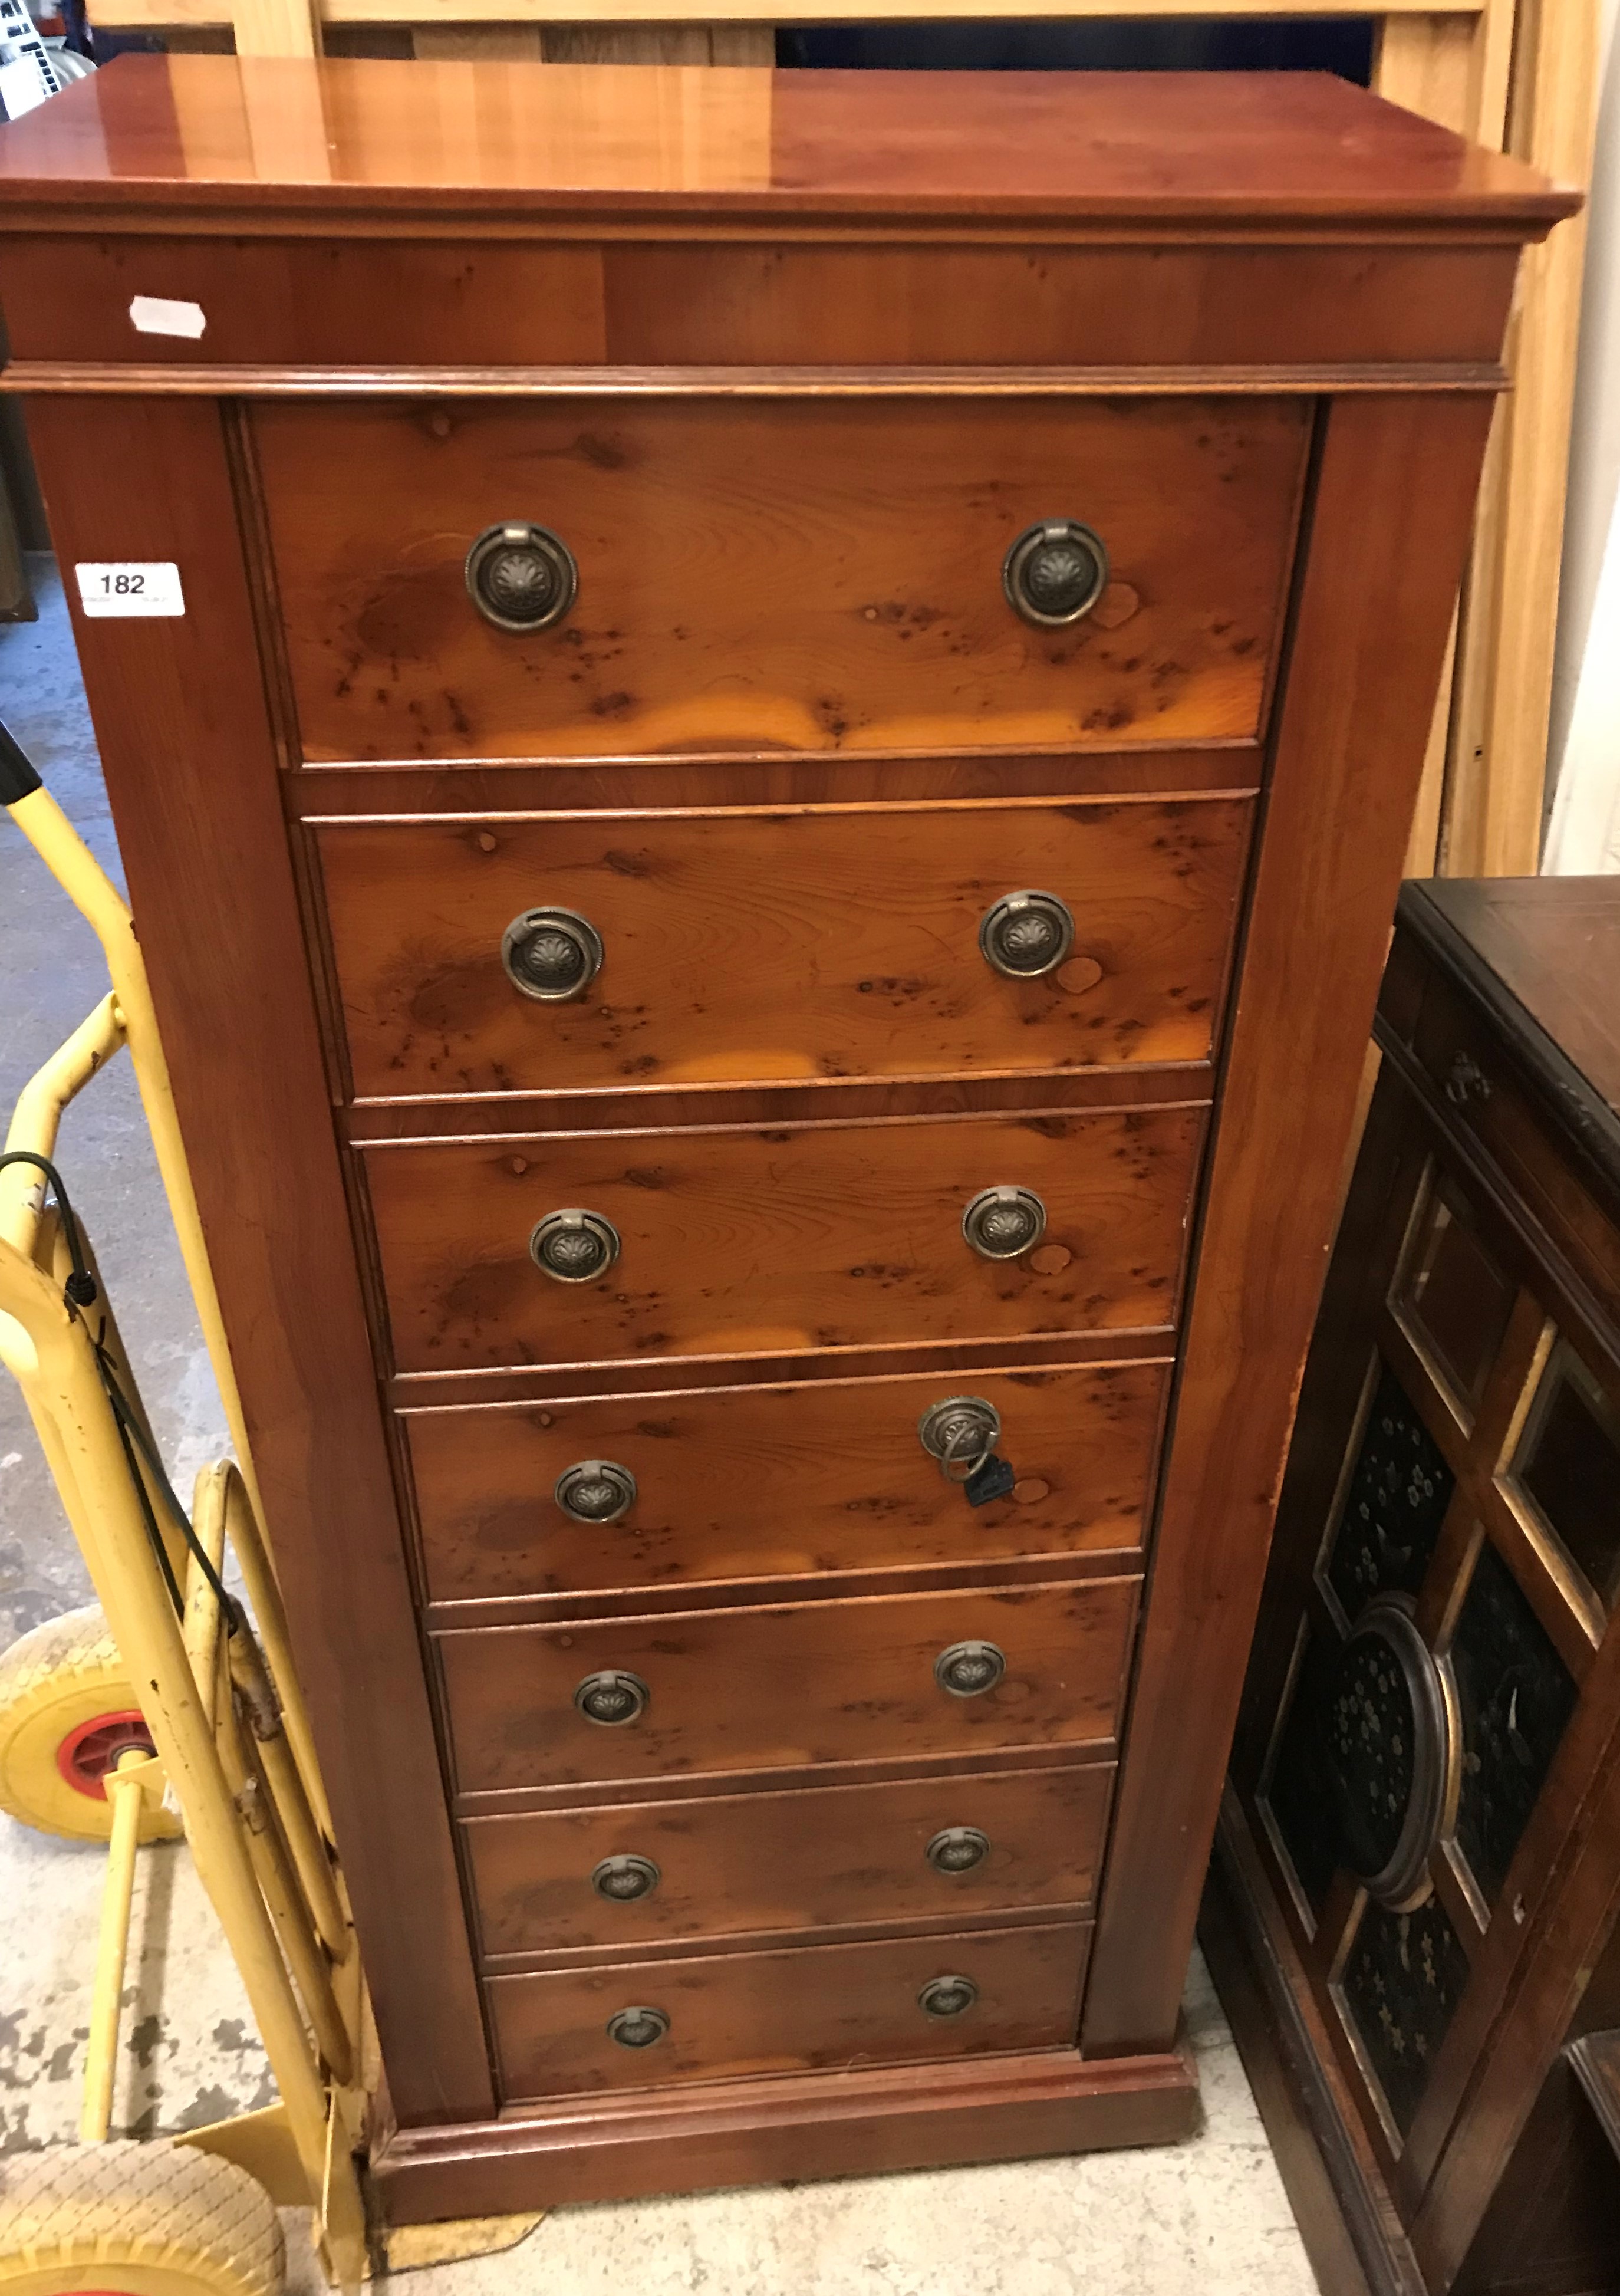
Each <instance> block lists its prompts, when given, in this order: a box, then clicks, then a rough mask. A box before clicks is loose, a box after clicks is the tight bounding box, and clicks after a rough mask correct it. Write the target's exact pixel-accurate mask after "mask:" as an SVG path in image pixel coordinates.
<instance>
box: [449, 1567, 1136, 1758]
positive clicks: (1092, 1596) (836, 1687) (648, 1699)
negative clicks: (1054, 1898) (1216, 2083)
mask: <svg viewBox="0 0 1620 2296" xmlns="http://www.w3.org/2000/svg"><path fill="white" fill-rule="evenodd" d="M1137 1584H1138V1582H1137V1581H1136V1580H1135V1579H1086V1580H1083V1581H1080V1582H1078V1583H1073V1584H1068V1585H1064V1586H1058V1587H1019V1588H1017V1589H1015V1590H1013V1591H1010V1592H1003V1593H998V1594H985V1593H982V1592H979V1591H978V1590H975V1591H972V1592H970V1593H966V1594H953V1595H880V1596H868V1597H866V1598H865V1599H863V1600H862V1601H859V1602H852V1603H794V1604H792V1605H790V1606H785V1607H781V1608H778V1609H773V1610H728V1611H680V1612H675V1613H672V1614H668V1615H666V1616H662V1617H659V1618H644V1619H610V1620H601V1621H600V1622H593V1623H591V1624H589V1625H585V1626H578V1625H569V1626H567V1627H490V1628H479V1629H474V1630H469V1631H464V1632H454V1633H450V1634H446V1635H442V1636H439V1637H438V1648H439V1652H440V1657H441V1661H442V1664H443V1668H444V1677H445V1685H446V1698H447V1702H448V1707H449V1717H450V1734H451V1737H452V1740H453V1742H454V1767H455V1775H456V1780H457V1783H458V1784H459V1785H460V1786H461V1788H462V1791H463V1792H468V1793H478V1792H493V1791H496V1790H500V1789H503V1788H507V1787H523V1786H546V1785H583V1784H592V1783H593V1782H596V1781H599V1780H601V1781H605V1780H608V1779H613V1778H640V1777H655V1776H656V1777H666V1778H667V1777H678V1776H681V1775H685V1774H687V1773H691V1774H694V1775H696V1774H699V1773H707V1772H716V1771H728V1770H760V1769H777V1768H798V1767H806V1766H807V1765H809V1764H812V1763H817V1762H847V1761H886V1760H888V1759H896V1758H904V1757H917V1756H930V1755H932V1756H942V1755H961V1754H973V1753H989V1752H992V1751H999V1750H1000V1749H1002V1748H1003V1747H1007V1746H1035V1745H1075V1746H1080V1745H1086V1744H1096V1743H1101V1742H1103V1741H1107V1740H1110V1739H1111V1738H1112V1737H1113V1735H1114V1733H1115V1727H1116V1722H1117V1711H1118V1705H1119V1697H1120V1690H1121V1685H1122V1681H1123V1677H1124V1673H1125V1644H1126V1640H1127V1636H1128V1635H1129V1632H1130V1626H1131V1620H1132V1616H1133V1611H1134V1607H1135V1601H1136V1588H1137ZM962 1643H972V1644H991V1645H993V1646H994V1649H995V1650H996V1651H998V1652H1001V1654H1002V1661H1003V1671H1002V1674H1001V1676H1000V1678H999V1679H997V1680H994V1682H993V1683H992V1685H991V1686H989V1687H987V1688H986V1689H984V1690H982V1691H980V1692H978V1694H977V1695H974V1696H970V1697H961V1696H958V1695H956V1694H955V1693H953V1692H952V1691H949V1690H947V1689H945V1688H943V1687H942V1686H941V1685H940V1683H939V1681H938V1680H937V1677H936V1675H935V1671H934V1669H935V1665H936V1662H937V1661H938V1660H939V1658H940V1655H941V1653H942V1652H945V1651H948V1650H953V1649H954V1648H955V1646H956V1645H957V1644H962ZM601 1674H612V1675H625V1674H628V1675H632V1676H634V1677H635V1678H636V1680H637V1682H638V1683H640V1684H641V1685H642V1690H643V1693H644V1703H643V1704H642V1708H641V1710H640V1711H639V1712H638V1713H636V1714H635V1715H634V1718H632V1719H629V1720H626V1721H624V1722H619V1723H615V1724H612V1725H607V1724H602V1723H597V1722H592V1721H590V1720H588V1719H587V1718H586V1717H585V1713H584V1712H582V1711H581V1710H580V1708H579V1707H578V1706H577V1704H576V1699H577V1696H579V1695H581V1694H582V1685H585V1684H586V1683H587V1682H588V1681H590V1680H591V1679H592V1678H593V1677H596V1676H598V1675H601Z"/></svg>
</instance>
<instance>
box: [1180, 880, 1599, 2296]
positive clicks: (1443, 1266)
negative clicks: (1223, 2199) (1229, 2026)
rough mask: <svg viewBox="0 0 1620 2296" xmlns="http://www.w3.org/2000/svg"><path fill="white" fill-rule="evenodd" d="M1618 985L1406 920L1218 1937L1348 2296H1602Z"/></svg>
mask: <svg viewBox="0 0 1620 2296" xmlns="http://www.w3.org/2000/svg"><path fill="white" fill-rule="evenodd" d="M1617 961H1620V883H1616V881H1614V880H1613V879H1609V878H1600V879H1590V880H1582V879H1575V878H1567V877H1558V878H1541V879H1536V878H1532V879H1526V880H1518V881H1511V880H1510V881H1498V882H1495V883H1488V884H1473V883H1468V882H1461V881H1455V882H1448V883H1444V884H1435V885H1430V886H1416V885H1414V886H1409V887H1408V888H1407V889H1406V890H1405V892H1404V893H1403V896H1402V899H1401V906H1400V911H1399V926H1398V931H1397V932H1396V936H1395V949H1394V954H1393V955H1392V957H1391V959H1390V964H1389V969H1388V972H1387V977H1386V980H1385V986H1384V992H1383V997H1382V1001H1381V1004H1380V1006H1379V1020H1378V1038H1379V1044H1380V1046H1382V1049H1383V1054H1384V1059H1383V1067H1382V1070H1381V1074H1380V1078H1379V1086H1378V1090H1377V1094H1376V1095H1375V1097H1374V1100H1373V1103H1372V1108H1371V1111H1370V1117H1369V1120H1368V1125H1367V1130H1366V1134H1365V1136H1364V1138H1363V1141H1362V1149H1361V1155H1360V1160H1359V1162H1358V1164H1357V1168H1356V1175H1355V1179H1354V1184H1353V1185H1352V1188H1351V1192H1350V1197H1349V1201H1348V1203H1347V1205H1346V1212H1345V1218H1344V1224H1343V1227H1342V1229H1341V1233H1340V1237H1339V1242H1338V1250H1337V1252H1336V1254H1335V1259H1334V1263H1333V1267H1332V1272H1331V1274H1330V1277H1329V1282H1328V1287H1327V1292H1326V1294H1325V1296H1324V1299H1323V1302H1322V1309H1321V1320H1320V1322H1319V1324H1318V1329H1317V1335H1316V1339H1315V1341H1314V1342H1313V1348H1312V1353H1311V1360H1310V1365H1309V1368H1308V1370H1307V1373H1306V1376H1305V1388H1304V1391H1303V1396H1302V1399H1301V1404H1300V1412H1299V1420H1298V1424H1297V1430H1296V1433H1295V1437H1294V1442H1293V1447H1292V1452H1291V1455H1290V1458H1289V1471H1288V1476H1287V1479H1286V1480H1285V1482H1284V1485H1283V1493H1282V1500H1281V1505H1280V1511H1279V1515H1278V1525H1277V1536H1276V1542H1275V1546H1274V1548H1273V1553H1272V1563H1271V1568H1270V1571H1269V1574H1268V1578H1267V1581H1266V1590H1265V1596H1264V1603H1263V1604H1262V1608H1261V1613H1260V1622H1259V1627H1258V1629H1257V1632H1256V1644H1255V1655H1254V1658H1253V1661H1251V1665H1250V1669H1249V1677H1248V1685H1247V1687H1246V1690H1245V1693H1244V1709H1243V1717H1242V1720H1241V1722H1240V1726H1239V1733H1238V1738H1237V1743H1236V1746H1235V1748H1234V1753H1233V1760H1232V1772H1231V1779H1232V1783H1231V1792H1230V1793H1229V1796H1228V1800H1227V1805H1226V1809H1225V1812H1224V1815H1223V1821H1222V1826H1221V1831H1220V1835H1219V1839H1218V1847H1217V1855H1216V1861H1215V1874H1214V1877H1213V1879H1212V1883H1211V1901H1210V1905H1209V1907H1208V1910H1207V1919H1206V1923H1205V1942H1206V1947H1207V1950H1208V1952H1209V1954H1210V1957H1211V1961H1212V1964H1213V1965H1214V1967H1215V1972H1216V1975H1217V1979H1218V1980H1219V1982H1220V1984H1221V1988H1222V1991H1223V1997H1225V1998H1226V1999H1227V2001H1228V2004H1229V2006H1230V2007H1231V2012H1232V2014H1233V2020H1234V2023H1235V2025H1236V2027H1237V2030H1238V2033H1239V2038H1240V2044H1241V2045H1242V2046H1243V2047H1244V2050H1245V2054H1246V2055H1247V2056H1248V2059H1249V2061H1250V2063H1251V2066H1252V2068H1253V2070H1254V2073H1255V2078H1256V2089H1257V2091H1258V2093H1259V2095H1260V2097H1261V2101H1262V2105H1263V2108H1264V2110H1265V2111H1266V2112H1267V2117H1268V2120H1270V2122H1271V2123H1272V2129H1273V2133H1274V2136H1275V2138H1276V2141H1277V2147H1278V2153H1279V2157H1280V2160H1281V2161H1282V2164H1283V2169H1284V2173H1285V2176H1287V2177H1288V2178H1289V2184H1290V2189H1291V2191H1292V2193H1293V2196H1294V2199H1295V2204H1296V2210H1297V2214H1298V2216H1299V2219H1300V2223H1301V2226H1302V2227H1303V2229H1304V2230H1305V2235H1306V2238H1307V2241H1308V2242H1309V2243H1310V2244H1311V2246H1312V2249H1313V2260H1314V2262H1315V2263H1316V2266H1317V2270H1318V2274H1319V2276H1320V2277H1321V2281H1322V2284H1323V2287H1324V2289H1326V2290H1328V2291H1330V2296H1361V2292H1362V2291H1364V2290H1367V2289H1371V2290H1374V2291H1378V2292H1380V2296H1382V2292H1393V2291H1396V2290H1399V2291H1403V2292H1408V2296H1411V2292H1417V2291H1423V2292H1435V2296H1438V2292H1440V2291H1442V2290H1447V2289H1451V2290H1454V2291H1456V2292H1457V2296H1505V2292H1508V2291H1512V2292H1515V2296H1565V2292H1567V2291H1572V2290H1599V2289H1612V2288H1615V2287H1616V2286H1620V2209H1617V2207H1616V2203H1617V2202H1620V2169H1616V2163H1615V2161H1614V2158H1613V2155H1612V2153H1611V2152H1610V2150H1609V2142H1608V2137H1607V2136H1605V2133H1604V2130H1605V2127H1607V2126H1612V2125H1613V2120H1612V2111H1611V2108H1610V2105H1609V2102H1608V2101H1609V2099H1610V2098H1611V2097H1612V2095H1613V2087H1612V2075H1610V2074H1606V2071H1605V2068H1606V2066H1608V2065H1611V2064H1612V2062H1613V2055H1612V2052H1613V2036H1612V2034H1610V2033H1608V2032H1606V2030H1605V2029H1606V2028H1609V2027H1612V2026H1613V2025H1614V2024H1615V2022H1616V2016H1617V2014H1620V1923H1617V1922H1616V1908H1617V1906H1620V1785H1617V1783H1616V1780H1617V1772H1616V1730H1617V1729H1620V1647H1617V1642H1616V1634H1615V1631H1614V1629H1613V1627H1612V1624H1611V1611H1612V1608H1613V1605H1614V1602H1615V1597H1616V1587H1617V1586H1620V1029H1616V1006H1615V997H1614V981H1615V974H1616V962H1617ZM1594 2105H1595V2106H1596V2108H1597V2111H1598V2113H1599V2115H1600V2118H1598V2119H1594V2117H1593V2108H1594Z"/></svg>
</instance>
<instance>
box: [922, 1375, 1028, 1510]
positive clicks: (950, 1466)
mask: <svg viewBox="0 0 1620 2296" xmlns="http://www.w3.org/2000/svg"><path fill="white" fill-rule="evenodd" d="M1001 1432H1002V1415H1001V1414H1000V1412H999V1411H997V1409H996V1407H995V1406H994V1404H993V1403H987V1402H986V1399H985V1398H984V1397H983V1396H982V1395H950V1396H946V1397H945V1400H944V1401H943V1402H941V1403H933V1404H930V1405H929V1408H928V1409H927V1410H926V1411H925V1412H924V1413H923V1415H922V1416H921V1418H920V1420H919V1421H918V1423H917V1436H918V1439H919V1441H920V1443H921V1445H922V1447H923V1449H924V1450H925V1451H926V1452H927V1453H928V1455H929V1458H930V1459H933V1460H935V1461H936V1462H937V1464H938V1468H939V1472H940V1473H941V1474H942V1475H943V1476H944V1477H945V1480H946V1482H948V1483H955V1484H956V1485H958V1486H959V1488H961V1494H962V1497H964V1498H965V1499H966V1500H967V1502H968V1505H970V1506H976V1507H978V1506H986V1505H988V1504H989V1502H990V1501H991V1500H992V1499H1003V1498H1005V1497H1007V1495H1008V1493H1009V1492H1010V1490H1011V1488H1012V1486H1013V1484H1014V1482H1015V1481H1016V1480H1017V1477H1016V1475H1015V1474H1014V1472H1013V1470H1012V1468H1011V1467H1010V1465H1009V1464H1008V1463H1007V1461H1006V1460H1005V1459H1002V1458H998V1457H997V1456H996V1451H995V1447H996V1444H997V1442H998V1441H999V1440H1000V1438H1001Z"/></svg>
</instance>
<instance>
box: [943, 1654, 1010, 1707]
mask: <svg viewBox="0 0 1620 2296" xmlns="http://www.w3.org/2000/svg"><path fill="white" fill-rule="evenodd" d="M1006 1671H1007V1654H1006V1652H1004V1651H999V1650H997V1648H996V1646H995V1644H994V1643H953V1644H951V1647H950V1649H949V1650H942V1651H941V1652H940V1653H939V1656H938V1657H937V1659H936V1660H935V1661H934V1679H935V1681H936V1682H937V1684H938V1685H939V1687H940V1688H941V1690H948V1691H949V1692H950V1693H951V1695H952V1697H953V1698H979V1697H982V1696H983V1694H984V1693H985V1692H986V1690H994V1688H995V1685H996V1684H997V1683H998V1682H999V1681H1000V1680H1001V1678H1002V1675H1004V1674H1005V1673H1006Z"/></svg>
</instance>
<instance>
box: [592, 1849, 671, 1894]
mask: <svg viewBox="0 0 1620 2296" xmlns="http://www.w3.org/2000/svg"><path fill="white" fill-rule="evenodd" d="M663 1878H664V1877H663V1875H662V1874H660V1873H659V1869H658V1867H657V1866H655V1865H654V1864H653V1862H652V1860H651V1858H650V1857H604V1858H603V1859H602V1861H601V1865H600V1866H597V1867H596V1868H595V1869H594V1871H593V1874H592V1875H591V1887H592V1888H593V1890H595V1892H596V1894H597V1896H598V1897H599V1898H607V1900H608V1902H609V1904H610V1905H614V1906H633V1905H634V1903H635V1901H636V1899H637V1898H650V1896H651V1895H652V1893H653V1891H654V1890H656V1889H657V1888H658V1886H659V1882H661V1881H662V1880H663Z"/></svg>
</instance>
